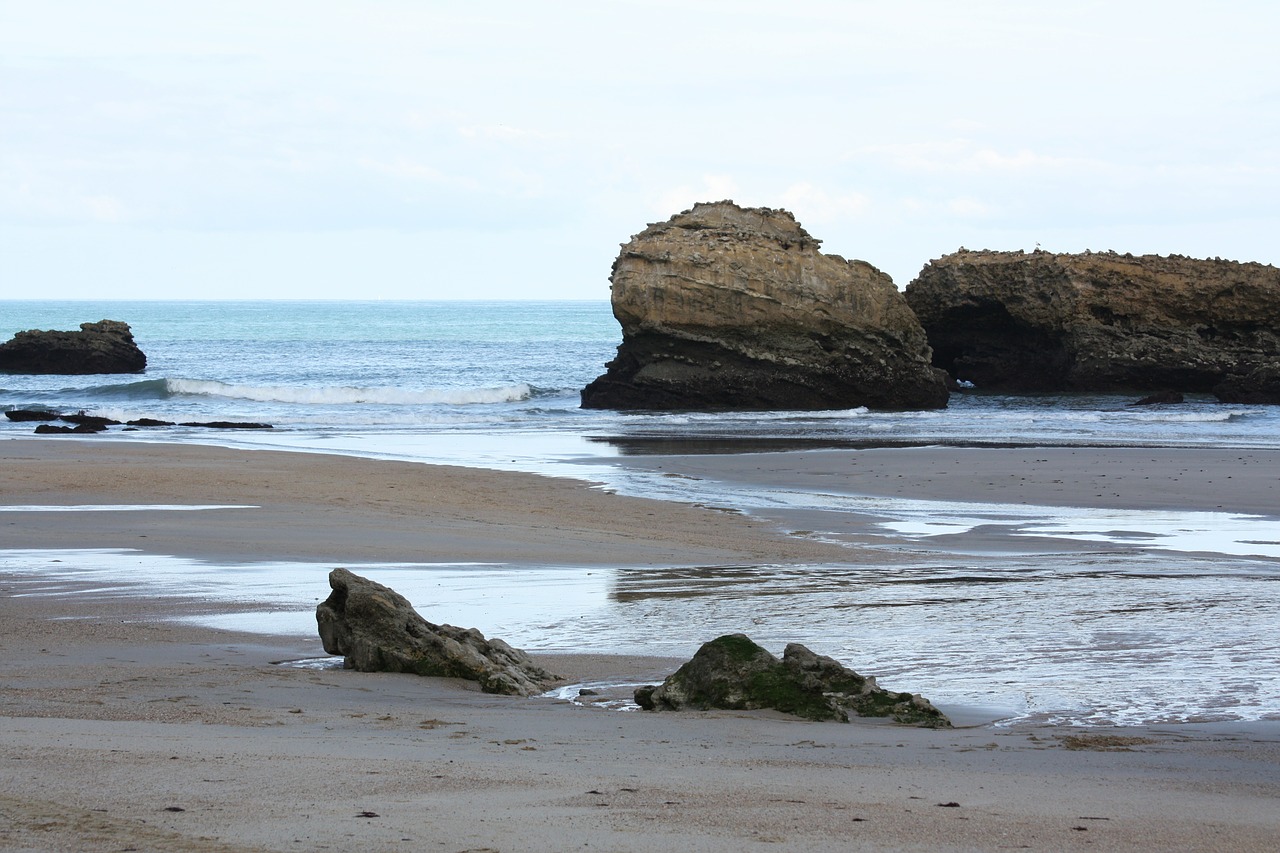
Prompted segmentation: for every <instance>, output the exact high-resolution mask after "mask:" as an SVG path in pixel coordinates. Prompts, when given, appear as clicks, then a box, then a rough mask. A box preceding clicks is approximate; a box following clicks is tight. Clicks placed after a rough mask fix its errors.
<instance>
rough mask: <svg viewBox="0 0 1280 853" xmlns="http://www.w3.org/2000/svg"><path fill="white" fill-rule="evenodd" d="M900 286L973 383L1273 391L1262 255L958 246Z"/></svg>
mask: <svg viewBox="0 0 1280 853" xmlns="http://www.w3.org/2000/svg"><path fill="white" fill-rule="evenodd" d="M906 298H907V302H908V303H909V304H910V305H911V307H912V308H913V309H914V310H915V312H916V315H917V316H918V317H919V318H920V322H921V324H922V325H923V326H924V328H925V330H926V332H927V333H928V336H929V343H930V345H931V346H932V348H933V358H934V364H935V365H937V366H939V367H941V368H943V369H945V370H946V371H948V372H949V373H950V374H951V375H952V376H953V377H955V378H956V379H959V380H969V381H971V382H973V383H974V384H975V385H977V386H978V387H979V388H982V389H986V390H1000V391H1012V392H1034V391H1103V392H1105V391H1130V390H1163V389H1176V390H1178V391H1188V392H1209V391H1215V392H1216V393H1218V394H1219V396H1220V397H1222V398H1223V399H1228V400H1238V401H1245V402H1280V382H1278V381H1277V377H1280V355H1278V354H1280V269H1276V268H1275V267H1272V266H1265V265H1262V264H1256V263H1237V262H1235V261H1224V260H1218V259H1214V260H1197V259H1194V258H1187V257H1181V256H1178V255H1173V256H1169V257H1163V256H1157V255H1142V256H1134V255H1131V254H1124V255H1120V254H1116V253H1114V252H1100V253H1096V252H1086V253H1083V254H1053V253H1050V252H1041V251H1035V252H1031V253H1024V252H1021V251H1018V252H992V251H980V252H971V251H965V250H961V251H959V252H956V253H954V254H950V255H946V256H945V257H942V258H940V259H938V260H935V261H931V262H930V263H929V264H928V265H926V266H925V268H924V269H923V270H922V271H921V272H920V275H919V277H918V278H916V280H915V281H913V282H912V283H911V284H910V285H908V286H907V290H906ZM1268 389H1269V390H1268Z"/></svg>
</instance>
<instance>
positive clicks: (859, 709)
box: [635, 634, 951, 728]
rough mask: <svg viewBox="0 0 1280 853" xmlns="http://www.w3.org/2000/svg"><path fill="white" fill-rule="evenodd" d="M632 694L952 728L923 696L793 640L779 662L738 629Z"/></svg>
mask: <svg viewBox="0 0 1280 853" xmlns="http://www.w3.org/2000/svg"><path fill="white" fill-rule="evenodd" d="M635 699H636V704H638V705H639V706H640V707H641V708H644V709H646V710H649V711H660V710H679V709H681V708H695V709H702V710H705V709H708V708H727V709H732V710H758V709H761V708H772V709H775V710H778V711H782V712H784V713H787V714H795V715H796V716H799V717H805V718H806V719H810V720H839V721H840V722H844V723H847V722H849V714H851V713H852V714H855V715H858V716H862V717H892V718H893V719H894V720H896V721H897V722H900V723H906V724H909V725H916V726H926V727H930V728H941V727H947V726H950V725H951V721H950V720H948V719H947V718H946V716H945V715H943V713H942V712H941V711H939V710H938V709H937V708H935V707H934V706H933V705H931V704H930V703H929V702H928V700H926V699H923V698H921V697H919V696H913V695H912V694H910V693H893V692H891V691H888V690H885V689H884V688H882V687H880V686H878V685H877V684H876V680H875V679H874V678H869V677H864V676H861V675H858V673H856V672H854V671H853V670H851V669H846V668H845V667H843V666H841V665H840V664H839V663H838V662H837V661H835V660H833V659H831V658H829V657H823V656H822V655H817V654H814V653H813V652H811V651H809V649H807V648H805V647H804V646H802V645H800V644H799V643H791V644H790V645H788V646H787V648H786V650H785V651H784V652H783V653H782V660H778V659H777V658H776V657H774V656H773V655H771V654H770V653H769V652H768V651H766V650H765V649H763V648H761V647H760V646H758V645H756V644H755V643H754V642H752V641H751V639H750V638H749V637H747V636H746V635H745V634H728V635H725V636H723V637H719V638H717V639H715V640H712V641H711V642H709V643H704V644H703V645H702V648H700V649H698V651H697V653H696V654H695V655H694V656H693V658H692V659H691V660H690V661H689V662H688V663H686V664H685V665H684V666H682V667H680V668H679V669H678V670H676V671H675V673H674V674H672V675H671V676H670V677H668V678H667V680H666V681H664V682H663V683H662V684H661V685H658V686H649V687H641V688H639V689H638V690H636V693H635Z"/></svg>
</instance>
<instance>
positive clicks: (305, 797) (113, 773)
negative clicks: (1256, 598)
mask: <svg viewBox="0 0 1280 853" xmlns="http://www.w3.org/2000/svg"><path fill="white" fill-rule="evenodd" d="M974 453H981V454H982V456H981V457H980V461H978V462H971V461H970V460H972V459H976V458H977V457H971V456H967V455H966V454H974ZM1277 456H1278V454H1274V453H1269V452H1256V451H1251V452H1237V451H1228V450H1196V449H1185V450H1161V451H1155V450H1147V449H1143V450H1120V449H1108V450H1093V449H1075V450H1063V449H1053V450H1041V449H1030V450H1021V449H1018V450H1013V449H1009V450H991V451H973V450H945V449H937V450H927V451H922V450H910V451H907V450H884V451H871V452H866V451H859V452H857V453H853V452H848V451H840V452H834V451H833V452H830V454H829V455H827V454H825V452H824V453H819V454H805V455H804V456H803V461H801V459H800V458H799V457H797V456H796V455H794V454H752V455H737V456H716V457H710V456H708V457H688V458H678V459H677V458H666V459H655V458H649V459H639V460H637V461H635V463H634V464H637V465H644V466H649V467H651V468H653V469H654V470H659V469H660V470H664V471H668V472H669V473H673V474H679V475H681V476H694V477H719V478H723V479H726V480H737V481H740V482H746V483H753V482H759V483H769V482H783V481H785V482H787V483H790V484H792V485H795V484H799V485H809V486H811V487H813V488H823V487H824V486H822V485H820V484H824V483H831V482H833V480H835V479H839V480H840V485H839V487H838V488H841V489H850V490H856V491H860V492H863V493H867V494H901V495H918V496H933V497H938V498H942V499H979V500H995V499H998V500H1000V501H1006V502H1017V501H1025V502H1028V503H1034V504H1045V505H1073V506H1075V505H1082V506H1130V507H1145V506H1157V505H1158V506H1162V507H1173V508H1177V507H1182V508H1196V509H1213V508H1219V507H1221V508H1224V509H1229V510H1231V511H1236V512H1254V513H1266V514H1272V513H1274V512H1275V507H1276V506H1277V504H1278V503H1280V502H1278V501H1277V500H1276V495H1277V486H1278V485H1280V483H1278V481H1277V475H1276V473H1275V472H1276V471H1277V470H1280V467H1278V466H1277V464H1276V463H1277V462H1280V459H1278V458H1277ZM0 462H2V463H3V466H4V472H5V474H4V479H3V487H2V490H0V550H5V551H14V550H20V549H33V550H37V551H38V550H42V549H53V548H56V549H71V548H112V549H118V548H131V549H138V550H139V551H141V552H144V553H151V554H166V555H178V556H187V557H193V558H199V559H204V560H209V561H224V562H228V563H230V562H236V561H254V560H263V559H288V560H299V561H313V562H315V563H317V564H321V565H324V566H335V565H342V564H343V563H344V562H349V561H373V560H404V561H430V560H450V561H467V560H474V561H495V562H504V563H512V564H529V565H565V566H592V565H653V566H666V565H719V564H733V563H740V562H753V561H770V562H776V563H795V564H806V563H819V562H823V563H848V564H851V565H858V564H865V563H866V562H869V561H876V560H884V559H886V557H885V556H884V555H883V554H882V553H878V552H868V551H866V550H863V549H857V548H850V547H846V546H841V545H838V544H835V543H832V542H827V541H821V540H817V539H811V538H807V537H803V536H794V535H787V533H786V532H784V531H783V530H781V529H778V528H776V527H775V526H774V525H771V524H770V523H769V522H767V521H764V520H753V519H751V518H747V517H744V516H742V515H739V514H736V513H733V512H725V511H722V510H719V509H713V508H706V507H694V506H687V505H679V504H673V503H664V502H658V501H651V500H644V499H639V498H630V497H623V496H620V495H615V494H610V493H608V492H606V491H603V490H600V489H596V488H591V487H589V486H586V485H583V484H581V483H576V482H573V481H569V480H554V479H548V478H544V477H539V476H536V475H531V474H510V473H498V472H491V471H480V470H473V469H465V468H449V467H443V466H425V465H418V464H414V463H401V462H376V461H370V460H361V459H354V458H344V457H330V456H318V455H309V454H303V453H284V452H269V451H240V450H230V449H221V448H209V447H194V446H178V445H161V444H140V443H129V442H106V441H79V440H60V439H54V440H50V441H40V440H14V441H8V442H4V443H0ZM957 462H959V464H957ZM663 466H665V467H663ZM953 469H959V470H954V471H953ZM854 471H856V472H857V473H856V475H854V474H853V473H852V472H854ZM943 471H945V472H947V473H946V475H945V476H942V475H941V474H940V472H943ZM899 475H902V476H901V477H899ZM1104 475H1105V487H1106V488H1104V487H1103V479H1104ZM830 488H836V487H835V486H830ZM123 504H127V505H145V506H170V505H207V506H221V507H235V508H227V509H217V510H200V511H189V512H176V511H172V510H165V509H151V510H134V511H129V512H120V511H117V512H108V511H102V512H92V511H90V512H76V513H66V512H32V511H26V510H23V511H15V510H5V509H4V507H13V508H19V507H34V506H84V505H123ZM319 592H320V593H321V594H322V593H323V591H319ZM223 606H228V605H224V604H220V603H218V602H211V601H209V600H206V599H202V598H199V597H195V596H193V597H190V598H179V599H174V598H166V599H158V598H157V599H151V598H147V597H145V596H138V595H134V594H130V595H124V594H120V590H119V589H117V588H114V587H113V586H112V585H111V584H103V583H101V582H99V581H97V580H95V581H94V582H93V583H92V584H88V583H86V584H82V585H80V586H79V587H77V585H76V584H75V583H71V582H68V583H63V584H59V585H50V584H47V583H43V582H42V581H41V580H40V578H39V576H38V574H34V573H7V574H3V575H0V625H3V628H2V629H0V637H2V638H3V651H4V655H3V664H0V667H2V668H0V683H2V684H3V685H4V687H3V691H2V692H0V715H3V717H4V720H3V726H4V731H5V734H4V737H3V738H2V739H0V849H3V850H179V851H181V850H191V851H197V850H201V851H214V850H272V851H277V850H323V849H362V850H406V851H408V850H415V851H418V850H441V851H449V853H460V851H482V850H497V851H517V850H533V851H544V850H545V851H551V850H556V851H560V850H567V849H583V850H592V849H594V850H614V851H651V850H652V851H657V850H668V849H672V848H677V849H684V850H691V851H738V850H754V849H760V850H765V849H768V850H850V849H855V850H859V849H867V850H870V849H890V850H999V849H1036V850H1085V849H1088V850H1132V849H1148V850H1228V849H1230V850H1236V851H1239V850H1272V849H1274V848H1275V838H1276V835H1277V831H1278V830H1280V817H1278V816H1277V813H1278V812H1280V810H1277V809H1276V803H1277V802H1278V801H1280V722H1275V721H1263V722H1235V723H1212V724H1208V723H1206V724H1188V725H1166V726H1146V727H1136V726H1130V727H1123V728H1090V729H1079V728H1072V727H1064V726H1033V725H1013V726H998V727H997V726H992V725H988V724H984V723H983V722H982V721H980V720H973V721H966V722H972V724H971V725H965V726H962V727H957V728H955V729H952V730H940V731H932V730H920V729H911V728H903V727H898V726H893V725H885V724H880V723H876V722H870V721H859V722H855V723H853V724H849V725H839V724H819V723H808V722H801V721H797V720H794V719H790V718H785V717H783V716H781V715H775V714H768V713H750V714H747V713H728V712H722V713H682V714H647V713H639V712H633V713H622V712H613V711H606V710H602V709H600V708H593V707H590V706H587V705H579V704H575V703H573V702H570V701H566V700H560V699H552V698H532V699H511V698H506V697H492V696H487V695H484V694H481V693H478V692H476V691H475V690H473V689H470V687H469V686H468V685H465V684H460V683H455V682H451V681H443V680H433V679H420V678H415V677H412V676H401V675H375V674H362V673H355V672H348V671H344V670H341V669H331V668H325V669H317V668H308V667H304V666H297V665H289V664H288V662H292V661H300V660H306V659H312V658H316V657H320V656H321V655H322V654H323V653H322V650H321V649H320V646H319V640H318V638H299V637H296V636H271V635H263V634H248V633H236V632H230V631H217V630H212V629H209V628H204V627H199V626H196V625H193V624H190V623H183V622H179V621H175V619H177V618H178V617H182V616H183V615H189V614H195V613H206V612H209V611H210V610H211V609H214V608H217V607H223ZM424 615H426V616H427V617H428V618H430V614H429V613H427V614H424ZM708 639H710V638H708ZM584 651H590V650H584ZM541 662H543V663H544V665H546V666H547V667H548V668H550V669H552V670H554V671H556V672H559V673H561V674H563V675H564V676H566V680H567V681H569V682H574V683H576V682H582V681H590V680H593V679H618V680H635V681H643V680H657V679H660V678H661V677H662V676H664V675H665V674H666V673H667V672H669V671H670V670H671V669H673V668H674V666H675V665H677V664H678V661H672V660H664V659H657V658H638V657H626V658H623V657H616V656H602V655H591V654H578V655H546V656H544V657H543V658H542V661H541Z"/></svg>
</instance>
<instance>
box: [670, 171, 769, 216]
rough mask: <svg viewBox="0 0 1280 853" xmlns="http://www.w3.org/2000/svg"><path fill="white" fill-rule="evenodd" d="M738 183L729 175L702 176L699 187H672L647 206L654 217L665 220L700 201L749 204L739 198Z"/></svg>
mask: <svg viewBox="0 0 1280 853" xmlns="http://www.w3.org/2000/svg"><path fill="white" fill-rule="evenodd" d="M740 196H741V189H740V187H739V186H738V182H737V181H735V180H734V179H733V178H732V177H730V176H729V175H703V176H702V179H701V184H700V185H699V186H690V185H687V184H686V185H683V186H678V187H672V188H671V189H668V190H666V191H664V192H662V193H661V194H659V195H658V196H657V197H656V198H655V199H653V201H652V203H651V204H650V206H649V210H650V212H651V213H653V214H654V215H657V216H660V217H662V218H663V219H667V218H669V217H671V216H674V215H675V214H677V213H679V212H680V211H682V210H688V209H689V208H691V207H693V206H694V205H695V204H697V203H698V202H701V201H722V200H724V199H731V200H733V201H736V202H738V203H739V204H744V205H745V204H749V202H744V201H742V200H741V198H740Z"/></svg>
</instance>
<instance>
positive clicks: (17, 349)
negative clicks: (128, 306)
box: [0, 320, 147, 375]
mask: <svg viewBox="0 0 1280 853" xmlns="http://www.w3.org/2000/svg"><path fill="white" fill-rule="evenodd" d="M146 367H147V356H146V355H145V354H144V353H143V352H142V350H140V349H139V348H138V345H137V344H136V343H134V342H133V332H131V331H130V330H129V324H128V323H121V322H119V321H118V320H101V321H99V322H97V323H81V324H80V331H78V332H57V331H54V332H45V331H41V330H39V329H33V330H31V331H26V332H18V333H17V334H16V335H14V336H13V338H11V339H10V340H9V341H8V342H7V343H4V344H0V371H2V372H6V373H56V374H69V375H70V374H86V373H141V372H142V371H143V370H145V369H146Z"/></svg>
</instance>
